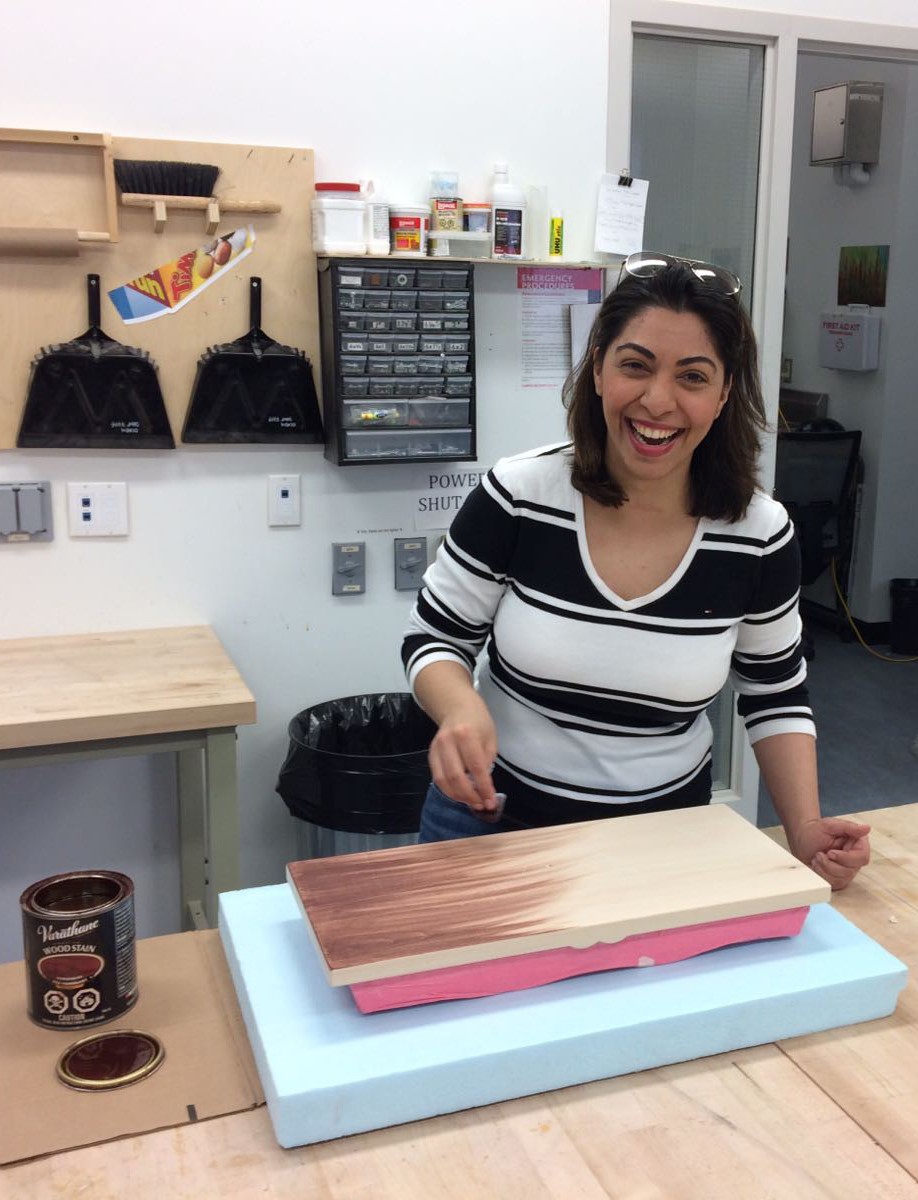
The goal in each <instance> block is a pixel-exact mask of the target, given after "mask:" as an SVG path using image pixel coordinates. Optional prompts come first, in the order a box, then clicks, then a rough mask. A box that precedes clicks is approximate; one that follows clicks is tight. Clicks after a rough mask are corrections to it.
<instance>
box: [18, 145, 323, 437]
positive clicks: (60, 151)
mask: <svg viewBox="0 0 918 1200" xmlns="http://www.w3.org/2000/svg"><path fill="white" fill-rule="evenodd" d="M112 154H113V156H114V157H115V158H141V159H156V160H169V161H179V162H203V163H212V164H214V165H215V166H218V167H220V169H221V174H220V177H219V178H218V180H217V184H216V188H215V191H216V194H217V195H218V197H225V198H226V199H230V198H233V199H239V200H268V201H277V202H279V203H280V205H281V211H280V212H279V213H272V214H258V213H252V214H247V213H246V214H243V213H224V214H223V215H222V218H221V221H220V226H219V233H221V234H222V233H229V232H230V231H231V230H233V229H237V228H239V227H240V226H242V225H248V224H251V225H252V226H253V227H254V229H255V236H256V244H255V249H254V251H253V252H252V253H251V254H250V255H249V256H248V257H247V258H245V259H243V260H242V261H241V262H240V263H239V264H238V265H237V266H236V268H235V269H234V270H233V271H231V272H228V273H227V274H226V275H224V276H223V277H222V278H221V279H219V280H218V281H217V282H215V283H214V284H213V285H212V286H211V287H209V288H207V289H206V290H205V291H203V292H202V293H201V294H200V295H199V296H198V297H197V298H196V299H194V300H192V301H191V303H189V304H186V305H185V307H184V308H182V309H180V310H179V311H178V312H176V313H174V314H172V315H169V316H164V317H160V318H158V319H157V320H154V321H147V322H144V323H143V324H139V325H125V324H124V322H123V321H122V320H121V318H120V317H119V316H118V314H117V313H116V312H115V309H114V308H113V306H112V304H111V302H110V301H109V299H108V297H107V295H103V297H102V328H103V330H104V331H105V332H106V333H107V334H108V335H109V337H112V338H114V339H115V340H116V341H119V342H122V343H124V344H125V345H129V346H137V347H139V348H141V349H142V350H146V351H147V352H148V353H149V354H150V355H151V356H152V357H153V360H154V362H155V363H156V366H157V369H158V372H159V380H160V386H161V388H162V392H163V397H164V399H165V403H166V409H167V411H168V414H169V421H170V424H171V426H172V432H173V435H174V437H175V441H176V446H177V447H178V448H181V447H182V442H181V441H180V437H181V431H182V424H183V422H184V418H185V413H186V411H187V408H188V401H189V399H190V396H191V389H192V385H193V383H194V377H195V371H196V368H197V362H198V358H199V357H200V355H201V354H202V353H203V352H204V351H205V350H206V349H207V348H208V346H212V345H214V344H215V343H218V342H227V341H233V340H234V339H235V338H238V337H241V336H242V335H243V334H245V333H246V332H247V331H248V329H249V325H250V322H249V287H248V281H249V278H250V276H252V275H259V276H261V278H262V280H263V296H262V326H263V328H264V330H265V331H266V333H267V334H268V335H269V336H270V337H272V338H274V339H275V340H277V341H279V342H283V343H284V344H286V345H290V346H295V347H297V348H299V349H301V350H304V351H305V353H306V355H307V356H308V357H309V358H310V359H311V360H312V365H313V376H314V378H315V382H316V388H317V389H319V390H320V389H321V371H320V368H319V319H318V296H317V288H316V282H315V281H316V270H315V255H314V254H313V252H312V232H311V225H310V209H309V205H310V201H311V199H312V195H313V153H312V151H311V150H307V149H290V148H283V147H274V146H252V145H227V144H213V143H209V142H169V141H162V140H157V139H148V138H127V137H119V136H117V135H116V136H114V137H113V138H112ZM0 155H2V157H0V227H6V226H13V227H32V228H58V229H60V228H71V229H89V230H93V229H103V228H104V227H105V221H106V209H105V191H104V184H103V179H102V174H101V172H100V169H99V163H98V152H97V151H94V149H93V148H92V147H85V148H83V147H77V148H74V147H71V146H67V145H59V144H49V145H22V146H20V145H16V144H10V143H3V144H2V146H0ZM118 216H119V227H120V239H119V240H118V241H117V243H112V244H110V245H106V244H83V245H82V247H81V249H80V251H79V253H78V254H77V255H76V256H74V257H69V258H53V257H31V256H14V255H0V332H2V335H3V347H4V350H3V355H2V357H0V450H2V449H10V448H12V447H14V446H15V445H16V436H17V433H18V431H19V422H20V419H21V415H22V410H23V407H24V405H25V398H26V392H27V388H28V381H29V373H30V366H31V361H32V358H33V357H34V355H35V354H36V353H37V352H38V351H39V350H40V349H41V347H43V346H47V345H48V344H50V343H53V342H66V341H70V340H72V339H73V338H75V337H79V336H80V335H81V334H82V333H83V332H84V331H85V330H86V329H87V327H88V325H89V320H88V316H87V308H86V276H87V274H89V273H96V274H98V275H99V276H100V279H101V286H102V291H103V293H107V292H109V291H111V290H112V289H114V288H116V287H118V286H120V285H121V284H124V283H127V282H128V281H129V280H131V279H135V278H137V276H139V275H143V274H145V273H146V272H147V271H151V270H153V269H154V268H155V267H158V266H160V265H162V264H164V263H166V262H168V261H170V260H171V259H173V258H176V257H177V256H178V255H179V254H182V253H184V252H186V251H188V250H193V249H195V248H196V247H198V246H202V245H204V244H205V243H207V242H208V241H210V240H211V238H210V237H209V236H208V235H207V234H206V233H205V215H204V214H203V213H201V212H187V211H181V210H179V209H173V208H169V209H168V219H167V221H166V226H165V229H164V230H163V232H162V233H161V234H156V233H154V231H153V215H152V213H151V212H150V211H149V210H146V209H138V208H125V207H121V206H119V209H118ZM166 453H168V451H166Z"/></svg>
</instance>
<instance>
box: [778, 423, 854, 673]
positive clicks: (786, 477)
mask: <svg viewBox="0 0 918 1200" xmlns="http://www.w3.org/2000/svg"><path fill="white" fill-rule="evenodd" d="M860 447H861V431H860V430H859V429H837V430H831V431H828V430H819V431H812V430H793V431H790V432H781V433H779V434H778V440H777V449H776V459H775V487H774V495H775V498H776V499H778V500H780V501H781V503H782V504H783V505H784V507H785V508H786V509H787V511H788V515H789V516H790V518H791V520H792V521H793V523H794V528H795V529H796V532H797V540H798V541H799V543H800V557H801V577H800V581H801V583H802V584H803V585H804V586H806V585H807V584H810V583H815V582H816V580H817V579H818V578H819V577H820V575H821V574H822V573H823V571H824V570H825V569H826V568H827V567H828V566H829V564H830V563H831V562H832V560H833V559H835V560H836V564H837V568H836V577H837V578H838V579H839V585H840V586H841V587H842V590H843V592H844V591H846V590H847V582H848V580H847V570H848V566H849V564H850V559H851V551H852V543H853V538H854V517H855V510H856V496H857V483H858V473H859V453H860ZM838 566H840V567H841V570H839V569H838ZM804 654H805V655H806V657H807V658H812V657H813V644H812V638H810V637H809V635H807V634H806V633H805V635H804Z"/></svg>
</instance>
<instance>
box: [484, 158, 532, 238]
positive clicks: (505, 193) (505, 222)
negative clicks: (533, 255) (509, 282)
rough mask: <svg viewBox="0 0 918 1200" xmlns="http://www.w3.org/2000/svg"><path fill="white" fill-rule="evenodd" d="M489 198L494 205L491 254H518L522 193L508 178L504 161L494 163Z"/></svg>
mask: <svg viewBox="0 0 918 1200" xmlns="http://www.w3.org/2000/svg"><path fill="white" fill-rule="evenodd" d="M491 202H492V204H493V207H494V217H493V222H492V225H491V229H492V251H493V254H494V257H495V258H522V257H523V220H524V217H525V215H526V196H525V194H524V192H523V189H522V188H518V187H515V186H514V185H513V184H512V183H511V182H510V173H509V170H508V168H507V164H506V163H505V162H496V163H495V164H494V183H493V184H492V185H491Z"/></svg>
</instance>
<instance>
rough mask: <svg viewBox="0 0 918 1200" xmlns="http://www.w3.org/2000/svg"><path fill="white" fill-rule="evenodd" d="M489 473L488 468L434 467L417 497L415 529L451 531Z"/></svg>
mask: <svg viewBox="0 0 918 1200" xmlns="http://www.w3.org/2000/svg"><path fill="white" fill-rule="evenodd" d="M487 473H488V468H487V467H472V468H470V469H468V470H462V469H461V468H460V469H452V470H451V469H448V468H446V467H431V468H429V469H428V470H426V471H425V472H424V474H423V476H422V480H421V486H420V488H419V490H418V495H417V497H416V498H415V509H414V527H415V529H447V528H448V527H449V525H450V524H452V520H453V517H455V515H456V513H457V512H458V511H459V509H460V508H461V507H462V504H463V502H464V500H465V498H466V496H467V495H468V494H469V492H471V491H473V490H474V489H475V488H476V487H477V486H478V484H479V483H480V482H481V480H482V479H483V478H484V477H485V475H487Z"/></svg>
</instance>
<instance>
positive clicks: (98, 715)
mask: <svg viewBox="0 0 918 1200" xmlns="http://www.w3.org/2000/svg"><path fill="white" fill-rule="evenodd" d="M254 721H255V700H254V698H253V696H252V693H251V692H250V691H249V689H248V688H247V687H246V685H245V683H244V682H243V680H242V678H241V676H240V675H239V672H238V671H237V670H236V668H235V666H234V665H233V663H232V661H231V660H230V658H229V656H228V655H227V653H226V651H225V650H224V649H223V647H222V646H221V645H220V642H219V641H218V640H217V637H216V635H215V634H214V632H213V630H211V629H210V628H209V627H208V626H206V625H201V626H186V627H180V628H173V629H136V630H127V631H123V632H119V633H95V634H79V635H67V636H62V637H32V638H18V639H0V750H9V749H18V748H25V747H38V746H48V745H56V744H58V743H66V742H80V741H95V740H98V739H103V738H120V737H136V736H142V735H146V734H161V733H175V732H180V731H182V730H190V729H218V728H225V727H228V726H232V725H250V724H252V723H253V722H254Z"/></svg>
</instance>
